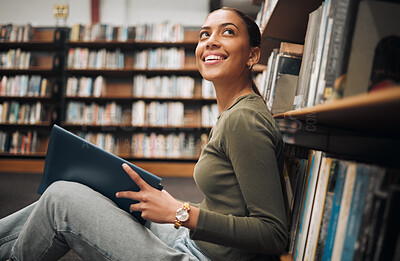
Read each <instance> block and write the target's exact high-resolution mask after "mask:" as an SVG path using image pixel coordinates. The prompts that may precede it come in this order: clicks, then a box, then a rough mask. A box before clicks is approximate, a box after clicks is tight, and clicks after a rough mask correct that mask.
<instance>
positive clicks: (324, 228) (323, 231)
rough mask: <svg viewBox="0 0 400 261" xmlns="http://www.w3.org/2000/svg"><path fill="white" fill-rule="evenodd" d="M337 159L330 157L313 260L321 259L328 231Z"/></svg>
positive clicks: (336, 173)
mask: <svg viewBox="0 0 400 261" xmlns="http://www.w3.org/2000/svg"><path fill="white" fill-rule="evenodd" d="M338 166H339V160H337V159H332V163H331V169H330V173H329V180H328V186H327V191H326V194H325V202H324V210H323V213H322V220H321V227H320V230H319V235H318V242H317V247H316V250H315V260H317V261H320V260H321V259H322V251H323V249H324V246H325V242H326V236H327V233H328V226H329V219H330V217H331V213H332V206H333V196H334V193H335V186H336V181H337V176H338Z"/></svg>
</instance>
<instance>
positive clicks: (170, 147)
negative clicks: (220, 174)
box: [132, 132, 207, 158]
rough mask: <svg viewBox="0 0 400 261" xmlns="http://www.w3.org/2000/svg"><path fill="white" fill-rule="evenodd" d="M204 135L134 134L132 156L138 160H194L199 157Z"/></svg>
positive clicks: (181, 133) (205, 136)
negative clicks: (138, 158)
mask: <svg viewBox="0 0 400 261" xmlns="http://www.w3.org/2000/svg"><path fill="white" fill-rule="evenodd" d="M206 139H207V135H206V134H202V135H201V136H200V137H195V135H194V134H186V133H183V132H180V133H177V134H175V133H170V134H156V133H154V132H152V133H149V134H148V133H144V132H142V133H135V134H133V135H132V154H133V155H134V156H135V157H140V158H185V157H186V158H194V157H198V156H199V155H200V149H201V144H202V141H203V143H204V140H206Z"/></svg>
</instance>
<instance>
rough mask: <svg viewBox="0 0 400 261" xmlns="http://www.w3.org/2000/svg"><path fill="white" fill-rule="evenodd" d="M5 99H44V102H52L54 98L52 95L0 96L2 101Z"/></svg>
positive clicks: (22, 100)
mask: <svg viewBox="0 0 400 261" xmlns="http://www.w3.org/2000/svg"><path fill="white" fill-rule="evenodd" d="M5 100H15V101H21V102H31V101H42V102H52V101H53V99H52V97H51V95H45V96H0V101H5Z"/></svg>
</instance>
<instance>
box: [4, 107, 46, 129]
mask: <svg viewBox="0 0 400 261" xmlns="http://www.w3.org/2000/svg"><path fill="white" fill-rule="evenodd" d="M45 120H46V112H45V109H44V107H43V105H42V103H41V102H36V103H34V104H29V103H19V102H16V101H5V102H3V103H0V123H10V124H37V123H41V122H44V121H45Z"/></svg>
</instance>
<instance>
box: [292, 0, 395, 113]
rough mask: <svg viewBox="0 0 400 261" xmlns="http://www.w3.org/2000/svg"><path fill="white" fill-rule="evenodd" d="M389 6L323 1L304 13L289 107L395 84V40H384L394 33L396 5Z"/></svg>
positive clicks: (320, 101) (304, 105)
mask: <svg viewBox="0 0 400 261" xmlns="http://www.w3.org/2000/svg"><path fill="white" fill-rule="evenodd" d="M389 2H390V1H389ZM389 2H387V1H382V2H380V3H378V2H377V1H358V0H350V1H348V0H340V1H331V0H329V1H325V2H323V4H322V5H321V6H320V7H319V8H318V9H317V10H315V11H313V12H312V13H310V15H309V20H308V25H307V33H306V38H305V43H304V56H303V60H302V64H301V70H300V73H299V80H298V84H297V89H296V92H295V99H294V102H293V108H294V109H301V108H304V107H311V106H314V105H318V104H322V103H325V102H329V101H332V100H335V99H340V98H343V97H348V96H352V95H354V94H360V93H366V92H369V91H371V90H373V89H374V88H376V89H379V88H382V87H387V86H396V85H398V84H399V82H400V75H399V70H398V66H397V65H396V64H397V61H398V60H399V59H400V56H399V54H398V52H397V49H398V42H399V41H398V39H397V40H396V39H395V38H396V37H386V36H389V35H398V34H399V33H400V31H399V27H398V26H397V25H396V23H397V22H395V21H396V20H395V19H396V16H397V14H398V13H399V12H400V6H399V5H398V4H395V3H389ZM386 14H387V15H386ZM364 28H370V30H372V31H375V30H376V31H381V30H382V29H381V28H385V32H386V33H382V34H376V35H375V34H369V33H368V32H367V31H366V30H365V29H364ZM363 43H368V44H367V45H369V47H362V48H360V46H361V45H362V44H363ZM371 46H372V47H371ZM382 83H383V85H382Z"/></svg>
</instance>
